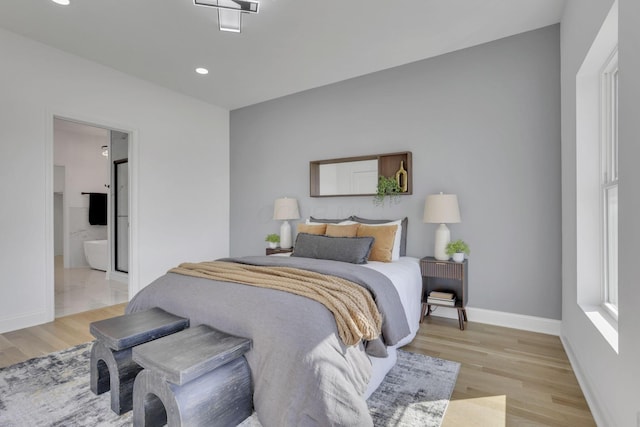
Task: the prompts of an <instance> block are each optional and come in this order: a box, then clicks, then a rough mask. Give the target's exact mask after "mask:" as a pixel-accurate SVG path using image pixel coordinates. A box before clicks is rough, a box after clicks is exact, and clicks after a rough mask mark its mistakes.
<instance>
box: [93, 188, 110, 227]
mask: <svg viewBox="0 0 640 427" xmlns="http://www.w3.org/2000/svg"><path fill="white" fill-rule="evenodd" d="M89 224H91V225H107V195H106V194H105V193H89Z"/></svg>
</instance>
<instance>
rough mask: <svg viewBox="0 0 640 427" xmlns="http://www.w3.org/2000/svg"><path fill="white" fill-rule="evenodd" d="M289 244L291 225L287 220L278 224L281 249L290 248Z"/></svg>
mask: <svg viewBox="0 0 640 427" xmlns="http://www.w3.org/2000/svg"><path fill="white" fill-rule="evenodd" d="M291 246H293V245H292V244H291V225H289V221H286V220H285V221H284V222H283V223H282V225H281V226H280V247H281V248H282V249H290V248H291Z"/></svg>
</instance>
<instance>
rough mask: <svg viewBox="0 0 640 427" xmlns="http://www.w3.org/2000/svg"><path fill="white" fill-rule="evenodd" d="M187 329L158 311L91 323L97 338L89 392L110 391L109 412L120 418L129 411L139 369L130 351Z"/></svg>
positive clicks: (179, 319) (185, 322)
mask: <svg viewBox="0 0 640 427" xmlns="http://www.w3.org/2000/svg"><path fill="white" fill-rule="evenodd" d="M188 326H189V319H185V318H182V317H178V316H174V315H173V314H171V313H167V312H166V311H164V310H161V309H159V308H152V309H150V310H146V311H141V312H138V313H133V314H125V315H123V316H117V317H113V318H111V319H105V320H100V321H98V322H93V323H91V325H90V328H89V330H90V332H91V335H93V336H94V337H96V338H97V341H96V342H95V343H93V346H92V347H91V369H90V371H91V372H90V378H91V391H92V392H94V393H95V394H102V393H104V392H106V391H109V390H111V409H112V410H113V412H115V413H116V414H118V415H122V414H124V413H125V412H127V411H130V410H131V408H132V406H133V381H134V380H135V377H136V375H137V374H138V372H140V371H141V370H142V368H141V367H140V366H139V365H138V364H137V363H135V362H134V361H133V360H132V359H131V348H132V347H134V346H136V345H138V344H142V343H145V342H148V341H151V340H155V339H156V338H160V337H163V336H166V335H169V334H173V333H175V332H178V331H181V330H183V329H185V328H187V327H188Z"/></svg>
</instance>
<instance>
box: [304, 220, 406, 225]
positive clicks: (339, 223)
mask: <svg viewBox="0 0 640 427" xmlns="http://www.w3.org/2000/svg"><path fill="white" fill-rule="evenodd" d="M305 223H307V224H308V225H324V224H334V225H351V224H359V223H358V222H356V221H351V220H346V221H342V222H335V223H334V222H331V223H326V222H314V221H311V218H307V220H306V221H305ZM394 224H395V223H394Z"/></svg>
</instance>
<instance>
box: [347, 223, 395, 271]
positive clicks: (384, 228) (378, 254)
mask: <svg viewBox="0 0 640 427" xmlns="http://www.w3.org/2000/svg"><path fill="white" fill-rule="evenodd" d="M397 229H398V226H397V225H377V226H372V225H364V224H360V227H358V232H357V237H373V238H374V239H375V241H374V242H373V248H372V249H371V253H370V254H369V261H382V262H391V254H392V253H393V242H394V240H395V237H396V230H397Z"/></svg>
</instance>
